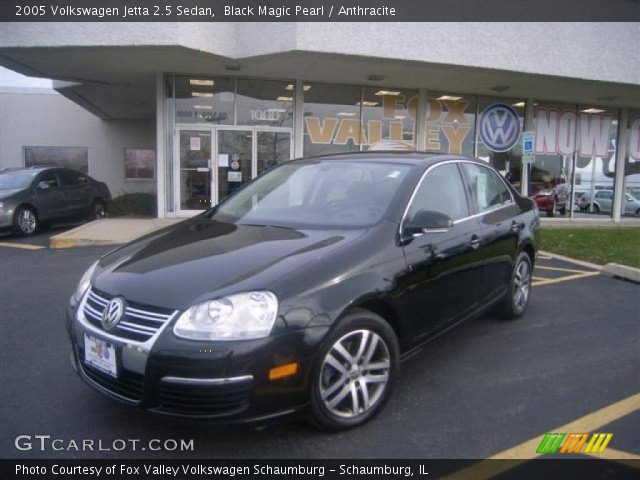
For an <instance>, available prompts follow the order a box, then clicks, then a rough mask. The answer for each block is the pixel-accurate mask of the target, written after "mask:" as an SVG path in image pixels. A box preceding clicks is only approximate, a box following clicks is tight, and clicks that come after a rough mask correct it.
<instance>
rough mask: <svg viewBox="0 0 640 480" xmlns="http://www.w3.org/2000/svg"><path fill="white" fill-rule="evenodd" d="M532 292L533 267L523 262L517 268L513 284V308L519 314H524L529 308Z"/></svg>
mask: <svg viewBox="0 0 640 480" xmlns="http://www.w3.org/2000/svg"><path fill="white" fill-rule="evenodd" d="M530 290H531V267H530V266H529V262H526V261H524V260H523V261H521V262H520V263H519V264H518V266H517V267H516V275H515V279H514V282H513V307H514V309H515V310H516V311H517V312H522V311H523V310H524V308H525V307H526V306H527V301H528V300H529V292H530Z"/></svg>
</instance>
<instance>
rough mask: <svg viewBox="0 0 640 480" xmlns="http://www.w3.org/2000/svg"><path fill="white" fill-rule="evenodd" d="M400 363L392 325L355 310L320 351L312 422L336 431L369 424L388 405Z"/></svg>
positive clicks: (312, 378)
mask: <svg viewBox="0 0 640 480" xmlns="http://www.w3.org/2000/svg"><path fill="white" fill-rule="evenodd" d="M374 342H375V344H374ZM342 350H344V351H345V352H346V355H344V354H343V353H341V351H342ZM399 364H400V347H399V345H398V338H397V337H396V334H395V332H394V331H393V329H392V328H391V326H390V325H389V323H387V322H386V321H385V320H384V319H383V318H382V317H380V316H379V315H376V314H374V313H372V312H370V311H368V310H363V309H355V310H353V312H351V313H350V314H348V315H347V316H345V317H344V318H343V319H342V320H340V323H339V325H338V326H337V328H336V329H335V330H334V331H333V332H332V333H331V334H330V335H329V336H328V337H327V339H326V340H325V342H324V344H323V346H322V347H321V348H320V351H319V352H318V357H317V360H316V362H315V366H314V368H313V372H312V376H311V382H312V384H311V414H312V417H311V421H312V423H313V424H314V425H315V426H316V427H318V428H320V429H322V430H329V431H338V430H346V429H349V428H354V427H357V426H359V425H362V424H364V423H366V422H367V421H369V420H371V419H372V418H373V417H374V416H375V415H377V414H378V413H379V412H380V411H381V410H382V408H383V407H384V405H385V403H386V402H387V401H388V400H389V398H390V396H391V393H392V391H393V385H394V382H395V379H396V377H397V374H398V366H399ZM346 366H348V368H345V367H346ZM367 366H368V368H366V367H367ZM372 367H374V368H372ZM366 379H369V381H366ZM363 380H365V381H363ZM354 398H355V400H354ZM366 399H368V401H369V406H367V404H366V403H365V402H366Z"/></svg>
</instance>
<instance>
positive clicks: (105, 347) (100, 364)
mask: <svg viewBox="0 0 640 480" xmlns="http://www.w3.org/2000/svg"><path fill="white" fill-rule="evenodd" d="M84 361H85V363H87V364H88V365H91V366H92V367H94V368H96V369H98V370H100V371H101V372H104V373H106V374H108V375H111V376H112V377H114V378H117V377H118V368H117V365H116V348H115V347H114V346H113V344H112V343H109V342H106V341H104V340H101V339H99V338H96V337H92V336H91V335H88V334H87V333H86V332H85V334H84Z"/></svg>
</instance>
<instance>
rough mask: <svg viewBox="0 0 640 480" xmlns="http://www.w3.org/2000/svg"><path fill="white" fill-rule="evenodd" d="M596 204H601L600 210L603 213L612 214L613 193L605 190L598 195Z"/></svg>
mask: <svg viewBox="0 0 640 480" xmlns="http://www.w3.org/2000/svg"><path fill="white" fill-rule="evenodd" d="M596 202H597V203H598V204H600V210H602V211H603V212H610V211H611V205H612V204H613V192H611V191H609V190H603V191H600V192H598V193H596Z"/></svg>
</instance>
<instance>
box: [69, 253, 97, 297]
mask: <svg viewBox="0 0 640 480" xmlns="http://www.w3.org/2000/svg"><path fill="white" fill-rule="evenodd" d="M96 265H98V262H97V261H96V262H95V263H94V264H93V265H91V266H90V267H89V268H88V269H87V271H86V272H84V274H83V275H82V278H80V282H79V283H78V287H77V288H76V293H74V294H73V299H74V300H75V301H76V302H79V301H80V300H81V299H82V296H83V295H84V294H85V292H86V291H87V290H88V289H89V287H90V286H91V277H92V276H93V272H94V271H95V269H96Z"/></svg>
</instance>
